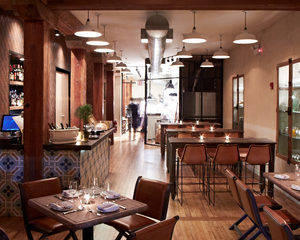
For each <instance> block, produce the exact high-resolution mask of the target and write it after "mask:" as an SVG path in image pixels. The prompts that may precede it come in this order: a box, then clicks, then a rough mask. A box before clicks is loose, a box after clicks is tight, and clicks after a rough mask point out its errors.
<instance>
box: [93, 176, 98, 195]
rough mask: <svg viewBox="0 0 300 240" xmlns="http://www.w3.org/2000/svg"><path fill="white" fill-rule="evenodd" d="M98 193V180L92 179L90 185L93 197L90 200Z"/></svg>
mask: <svg viewBox="0 0 300 240" xmlns="http://www.w3.org/2000/svg"><path fill="white" fill-rule="evenodd" d="M98 191H99V182H98V178H96V177H94V178H93V183H92V193H93V196H92V198H95V196H96V195H97V192H98Z"/></svg>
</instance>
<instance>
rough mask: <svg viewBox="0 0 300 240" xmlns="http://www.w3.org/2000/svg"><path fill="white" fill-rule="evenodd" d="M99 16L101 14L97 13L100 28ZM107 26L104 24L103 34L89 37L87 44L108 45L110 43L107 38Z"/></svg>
mask: <svg viewBox="0 0 300 240" xmlns="http://www.w3.org/2000/svg"><path fill="white" fill-rule="evenodd" d="M99 18H100V14H97V29H99ZM105 27H106V25H105V24H104V25H103V31H104V32H103V36H100V37H97V38H92V39H89V40H88V41H87V42H86V44H87V45H91V46H107V45H109V42H108V41H107V40H106V39H105Z"/></svg>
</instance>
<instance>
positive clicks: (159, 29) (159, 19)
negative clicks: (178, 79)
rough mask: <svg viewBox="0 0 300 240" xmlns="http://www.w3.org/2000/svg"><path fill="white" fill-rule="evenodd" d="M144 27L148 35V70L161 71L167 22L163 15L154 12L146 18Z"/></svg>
mask: <svg viewBox="0 0 300 240" xmlns="http://www.w3.org/2000/svg"><path fill="white" fill-rule="evenodd" d="M145 29H146V32H147V35H148V52H149V58H150V63H151V67H150V72H151V73H152V74H157V73H159V72H161V66H160V65H161V61H162V58H163V54H164V51H165V46H166V36H167V33H168V31H169V22H168V20H167V19H166V18H165V17H164V16H162V15H159V14H156V15H153V16H151V17H149V18H148V19H147V21H146V25H145Z"/></svg>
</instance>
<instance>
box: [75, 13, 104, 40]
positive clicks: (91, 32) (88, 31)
mask: <svg viewBox="0 0 300 240" xmlns="http://www.w3.org/2000/svg"><path fill="white" fill-rule="evenodd" d="M74 35H75V36H77V37H83V38H96V37H100V36H101V35H102V34H101V33H100V32H97V31H95V29H94V28H93V27H92V25H91V22H90V11H88V17H87V20H86V23H85V25H84V26H82V27H81V28H80V29H79V30H78V31H77V32H75V33H74Z"/></svg>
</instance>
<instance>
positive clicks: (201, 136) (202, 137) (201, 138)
mask: <svg viewBox="0 0 300 240" xmlns="http://www.w3.org/2000/svg"><path fill="white" fill-rule="evenodd" d="M199 138H200V141H201V142H203V140H204V135H203V134H201V135H200V137H199Z"/></svg>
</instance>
